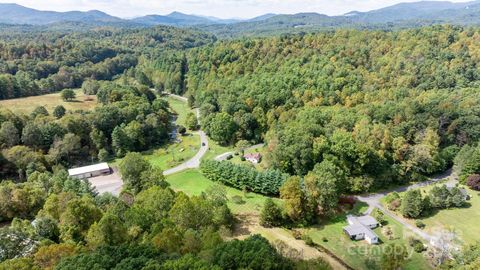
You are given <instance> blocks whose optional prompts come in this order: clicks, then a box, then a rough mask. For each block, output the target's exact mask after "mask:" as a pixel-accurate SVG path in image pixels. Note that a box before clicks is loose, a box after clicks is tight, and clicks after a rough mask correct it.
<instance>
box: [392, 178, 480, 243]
mask: <svg viewBox="0 0 480 270" xmlns="http://www.w3.org/2000/svg"><path fill="white" fill-rule="evenodd" d="M438 185H442V184H438ZM433 187H434V186H428V187H423V188H421V190H422V195H424V196H425V195H426V194H427V193H428V192H429V191H430V190H431V189H432V188H433ZM463 187H464V188H465V189H466V190H467V192H468V194H469V195H470V200H469V201H467V206H466V207H463V208H451V209H441V210H438V211H436V212H434V213H433V214H432V215H430V216H428V217H422V218H419V219H418V220H421V221H422V222H423V223H425V225H426V227H425V229H424V230H425V231H426V232H427V233H429V234H436V233H438V232H439V231H442V230H445V229H446V230H449V231H452V230H453V231H455V232H456V233H457V236H458V238H459V240H460V241H462V242H463V243H464V244H474V243H476V242H478V241H480V227H479V226H478V224H479V223H480V193H479V192H478V191H473V190H470V189H469V188H468V187H465V186H463ZM400 196H403V194H402V193H401V194H400ZM397 214H398V216H401V215H400V214H399V213H397ZM405 220H406V221H407V222H409V223H410V224H412V225H415V221H416V220H414V219H405Z"/></svg>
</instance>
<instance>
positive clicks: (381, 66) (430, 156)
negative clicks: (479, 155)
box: [186, 26, 480, 193]
mask: <svg viewBox="0 0 480 270" xmlns="http://www.w3.org/2000/svg"><path fill="white" fill-rule="evenodd" d="M479 41H480V31H479V30H478V29H470V28H465V29H464V28H459V27H449V26H442V27H429V28H423V29H416V30H404V31H394V32H383V31H349V30H342V31H336V32H328V33H319V34H315V35H298V36H283V37H274V38H265V39H243V40H239V41H223V42H218V43H216V44H214V45H208V46H205V47H202V48H198V49H194V50H192V51H191V52H190V53H189V54H188V57H187V59H188V73H187V76H186V77H187V89H188V92H187V94H188V95H191V96H192V98H191V100H195V104H197V105H198V106H200V107H201V110H202V113H203V115H204V116H205V117H206V119H205V121H204V128H205V130H206V131H207V133H209V134H210V136H211V137H212V138H214V139H215V138H217V140H218V141H220V142H221V143H224V144H234V143H235V142H237V141H239V140H248V141H251V142H260V141H262V140H265V141H266V142H267V144H268V147H269V149H270V155H271V157H270V158H271V160H272V165H273V166H274V167H275V168H278V169H280V170H282V171H283V172H286V173H289V174H296V175H307V174H308V173H309V172H310V171H312V170H314V171H316V174H317V175H322V174H324V173H326V172H325V171H322V170H321V169H320V168H323V169H325V168H327V169H328V170H329V171H330V172H334V173H335V175H336V176H337V177H336V178H335V179H334V181H336V182H337V184H336V187H337V188H338V192H339V193H342V192H363V191H366V190H369V189H370V188H372V187H381V186H386V185H389V184H391V183H392V182H403V181H409V180H419V179H421V178H422V176H426V175H430V174H433V173H435V172H440V171H443V170H445V169H446V168H447V167H449V166H451V163H452V159H453V157H454V156H455V154H456V152H457V151H458V150H459V149H460V147H462V146H463V145H466V144H475V143H476V142H478V139H479V136H480V129H479V128H478V126H479V123H480V118H479V112H478V110H477V107H478V106H477V104H478V102H479V100H480V94H479V92H478V90H477V88H478V86H479V85H478V84H479V83H478V80H479V79H480V68H479V66H478V64H477V63H479V60H480V45H479V44H480V43H479ZM219 126H222V127H223V128H219ZM319 170H320V171H319ZM332 181H333V180H332Z"/></svg>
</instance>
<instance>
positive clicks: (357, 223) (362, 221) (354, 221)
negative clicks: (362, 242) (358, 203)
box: [343, 215, 378, 239]
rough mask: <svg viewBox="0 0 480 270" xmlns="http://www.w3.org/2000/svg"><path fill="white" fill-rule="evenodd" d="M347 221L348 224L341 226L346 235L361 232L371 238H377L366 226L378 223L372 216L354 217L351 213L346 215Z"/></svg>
mask: <svg viewBox="0 0 480 270" xmlns="http://www.w3.org/2000/svg"><path fill="white" fill-rule="evenodd" d="M347 221H348V223H349V224H350V225H348V226H345V227H343V230H345V231H346V232H347V233H348V235H350V236H355V235H358V234H361V233H363V234H364V235H365V236H368V237H369V238H371V239H372V238H378V236H377V234H376V233H375V232H373V231H372V230H371V229H370V228H369V227H367V226H370V225H377V224H378V222H377V220H376V219H375V218H373V217H372V216H360V217H356V216H353V215H348V216H347Z"/></svg>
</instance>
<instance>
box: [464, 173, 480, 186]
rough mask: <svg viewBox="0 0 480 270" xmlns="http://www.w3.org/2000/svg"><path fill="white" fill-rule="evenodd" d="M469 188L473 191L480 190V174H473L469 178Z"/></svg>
mask: <svg viewBox="0 0 480 270" xmlns="http://www.w3.org/2000/svg"><path fill="white" fill-rule="evenodd" d="M467 186H468V187H470V188H471V189H473V190H480V174H472V175H470V176H469V177H468V178H467Z"/></svg>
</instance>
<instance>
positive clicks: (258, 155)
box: [243, 153, 262, 159]
mask: <svg viewBox="0 0 480 270" xmlns="http://www.w3.org/2000/svg"><path fill="white" fill-rule="evenodd" d="M243 157H245V158H255V159H260V158H262V155H261V154H260V153H250V154H245V155H244V156H243Z"/></svg>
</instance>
